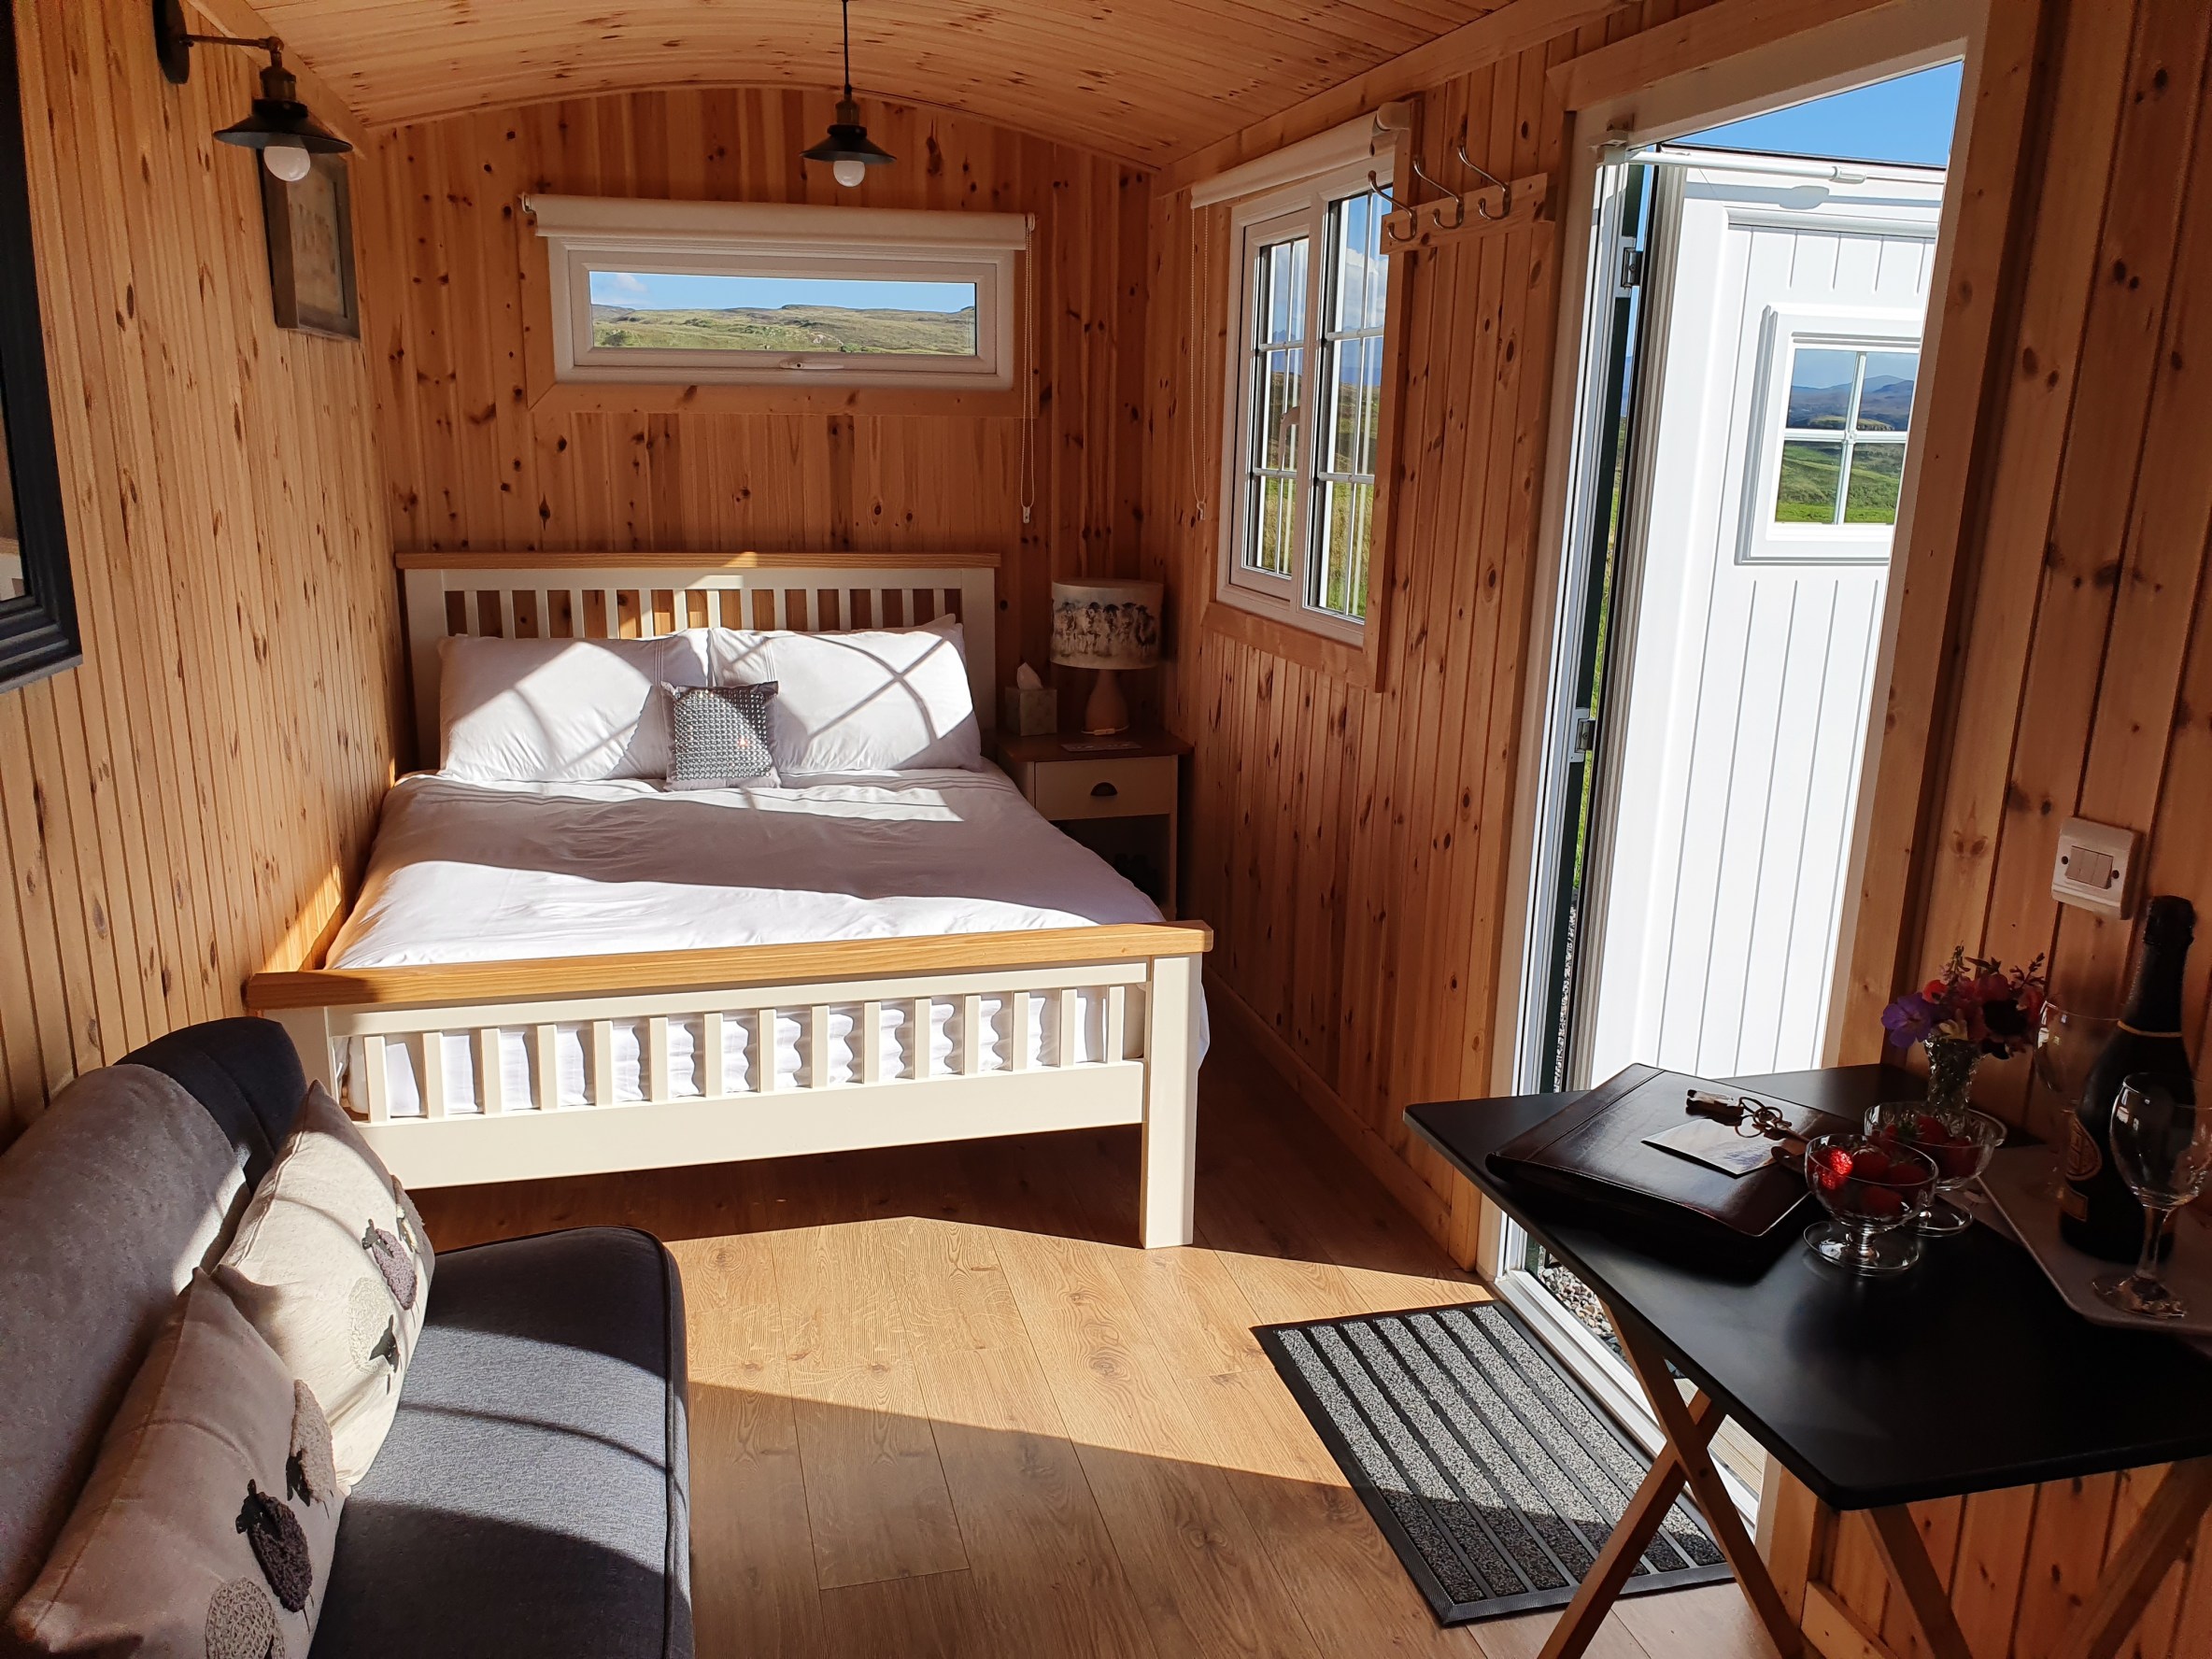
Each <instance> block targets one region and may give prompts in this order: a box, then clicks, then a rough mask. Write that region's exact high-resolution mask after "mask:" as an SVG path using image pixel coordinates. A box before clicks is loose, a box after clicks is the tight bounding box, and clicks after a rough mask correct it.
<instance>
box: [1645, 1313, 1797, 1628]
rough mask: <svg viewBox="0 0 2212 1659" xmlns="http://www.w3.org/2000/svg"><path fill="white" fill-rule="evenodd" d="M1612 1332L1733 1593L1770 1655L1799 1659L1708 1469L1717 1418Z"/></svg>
mask: <svg viewBox="0 0 2212 1659" xmlns="http://www.w3.org/2000/svg"><path fill="white" fill-rule="evenodd" d="M1613 1330H1614V1332H1615V1333H1616V1334H1617V1335H1618V1336H1619V1337H1620V1339H1621V1349H1622V1352H1623V1353H1624V1354H1627V1356H1628V1363H1629V1365H1630V1366H1631V1367H1632V1368H1634V1369H1635V1371H1636V1376H1637V1381H1638V1382H1641V1383H1642V1384H1643V1385H1644V1393H1645V1394H1646V1395H1648V1396H1649V1397H1650V1398H1651V1401H1652V1415H1653V1416H1655V1417H1657V1418H1658V1419H1659V1426H1660V1428H1661V1429H1662V1430H1664V1431H1665V1432H1666V1444H1667V1449H1668V1451H1670V1452H1671V1453H1673V1454H1674V1456H1675V1458H1676V1460H1677V1461H1678V1462H1680V1464H1681V1466H1682V1478H1683V1480H1684V1481H1685V1482H1688V1484H1689V1487H1690V1496H1691V1499H1692V1501H1694V1503H1695V1504H1696V1505H1697V1508H1698V1510H1700V1512H1702V1513H1703V1514H1704V1516H1705V1524H1706V1525H1707V1526H1709V1527H1710V1528H1711V1529H1712V1535H1713V1541H1714V1542H1715V1543H1717V1544H1719V1545H1720V1546H1721V1553H1722V1554H1723V1555H1725V1556H1727V1558H1728V1565H1729V1566H1730V1567H1733V1568H1735V1570H1736V1582H1737V1588H1739V1589H1740V1590H1742V1592H1743V1594H1744V1599H1745V1600H1747V1601H1749V1602H1750V1603H1751V1610H1752V1611H1753V1612H1755V1613H1757V1614H1758V1615H1759V1623H1760V1624H1763V1625H1765V1628H1766V1638H1767V1639H1768V1640H1769V1641H1771V1642H1773V1643H1774V1647H1775V1652H1778V1653H1780V1655H1781V1659H1798V1655H1799V1654H1801V1653H1803V1652H1805V1651H1806V1650H1805V1633H1804V1632H1803V1631H1802V1630H1800V1629H1798V1628H1797V1621H1796V1620H1794V1619H1793V1618H1791V1617H1790V1609H1788V1608H1787V1607H1786V1606H1784V1605H1783V1603H1782V1593H1781V1592H1780V1590H1778V1589H1776V1588H1775V1586H1774V1577H1773V1575H1772V1574H1771V1573H1769V1572H1768V1571H1767V1570H1766V1560H1765V1557H1764V1556H1763V1555H1761V1554H1760V1553H1759V1546H1758V1545H1757V1544H1755V1543H1753V1542H1752V1541H1751V1534H1750V1533H1748V1532H1746V1531H1744V1529H1743V1517H1742V1516H1740V1515H1738V1514H1737V1512H1736V1500H1735V1499H1734V1498H1732V1497H1730V1496H1728V1487H1727V1484H1726V1482H1723V1480H1722V1479H1721V1471H1720V1470H1719V1469H1718V1468H1714V1467H1713V1459H1712V1453H1711V1452H1710V1450H1709V1445H1710V1443H1711V1440H1712V1438H1713V1435H1714V1433H1715V1432H1716V1431H1717V1430H1718V1429H1719V1427H1720V1425H1721V1413H1720V1412H1719V1411H1713V1412H1712V1413H1711V1416H1710V1420H1709V1423H1708V1422H1704V1421H1701V1420H1700V1419H1698V1418H1697V1417H1695V1416H1694V1415H1693V1413H1692V1412H1691V1410H1690V1406H1689V1404H1688V1403H1687V1402H1685V1401H1684V1400H1683V1398H1682V1397H1681V1395H1680V1392H1679V1391H1678V1390H1677V1389H1676V1388H1675V1385H1674V1378H1673V1377H1672V1376H1671V1375H1669V1374H1668V1372H1667V1369H1666V1357H1665V1356H1664V1355H1663V1354H1659V1353H1658V1352H1657V1351H1656V1350H1655V1349H1653V1348H1652V1347H1651V1346H1650V1345H1649V1344H1647V1343H1646V1342H1645V1341H1644V1340H1642V1339H1641V1338H1640V1337H1638V1336H1636V1335H1635V1334H1633V1333H1632V1332H1631V1331H1630V1329H1629V1327H1628V1326H1626V1325H1624V1323H1623V1322H1622V1321H1621V1320H1620V1319H1619V1318H1617V1317H1616V1318H1615V1319H1614V1321H1613ZM1700 1397H1701V1398H1702V1396H1700Z"/></svg>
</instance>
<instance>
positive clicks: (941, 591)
mask: <svg viewBox="0 0 2212 1659" xmlns="http://www.w3.org/2000/svg"><path fill="white" fill-rule="evenodd" d="M397 563H398V565H399V568H400V572H401V576H402V579H403V580H404V583H405V584H406V597H407V648H408V656H409V659H410V665H411V667H412V669H413V671H414V676H415V719H416V729H417V733H418V738H419V740H420V743H421V745H422V746H421V749H420V751H419V753H420V756H421V759H422V761H423V763H424V764H425V765H429V764H432V763H434V761H435V760H436V758H437V754H438V642H439V641H440V640H441V639H444V638H446V637H447V635H448V634H478V635H485V634H489V635H499V636H503V637H505V638H509V639H649V638H652V637H654V636H656V635H659V634H663V633H673V632H674V631H676V630H678V629H682V628H709V627H723V628H749V629H761V630H766V629H774V628H788V629H796V630H800V631H806V632H815V633H844V632H849V631H852V630H854V629H860V628H908V627H912V626H914V625H915V623H919V622H928V621H931V620H933V619H934V618H936V617H941V616H945V615H951V616H954V617H959V618H960V620H961V622H962V623H963V624H964V625H965V626H964V630H963V631H964V632H965V634H966V636H967V648H968V680H969V684H970V685H971V687H972V688H973V689H974V693H975V716H976V718H977V720H978V721H980V722H981V723H982V725H983V727H984V729H985V730H990V728H991V727H992V726H993V725H995V724H996V723H997V714H998V703H999V670H998V663H997V660H996V652H995V650H994V644H995V641H996V638H997V633H998V628H997V598H998V594H997V588H998V574H999V559H998V556H997V555H996V554H992V553H934V554H933V553H900V554H873V553H731V554H722V555H716V554H712V553H402V554H400V555H398V558H397Z"/></svg>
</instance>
